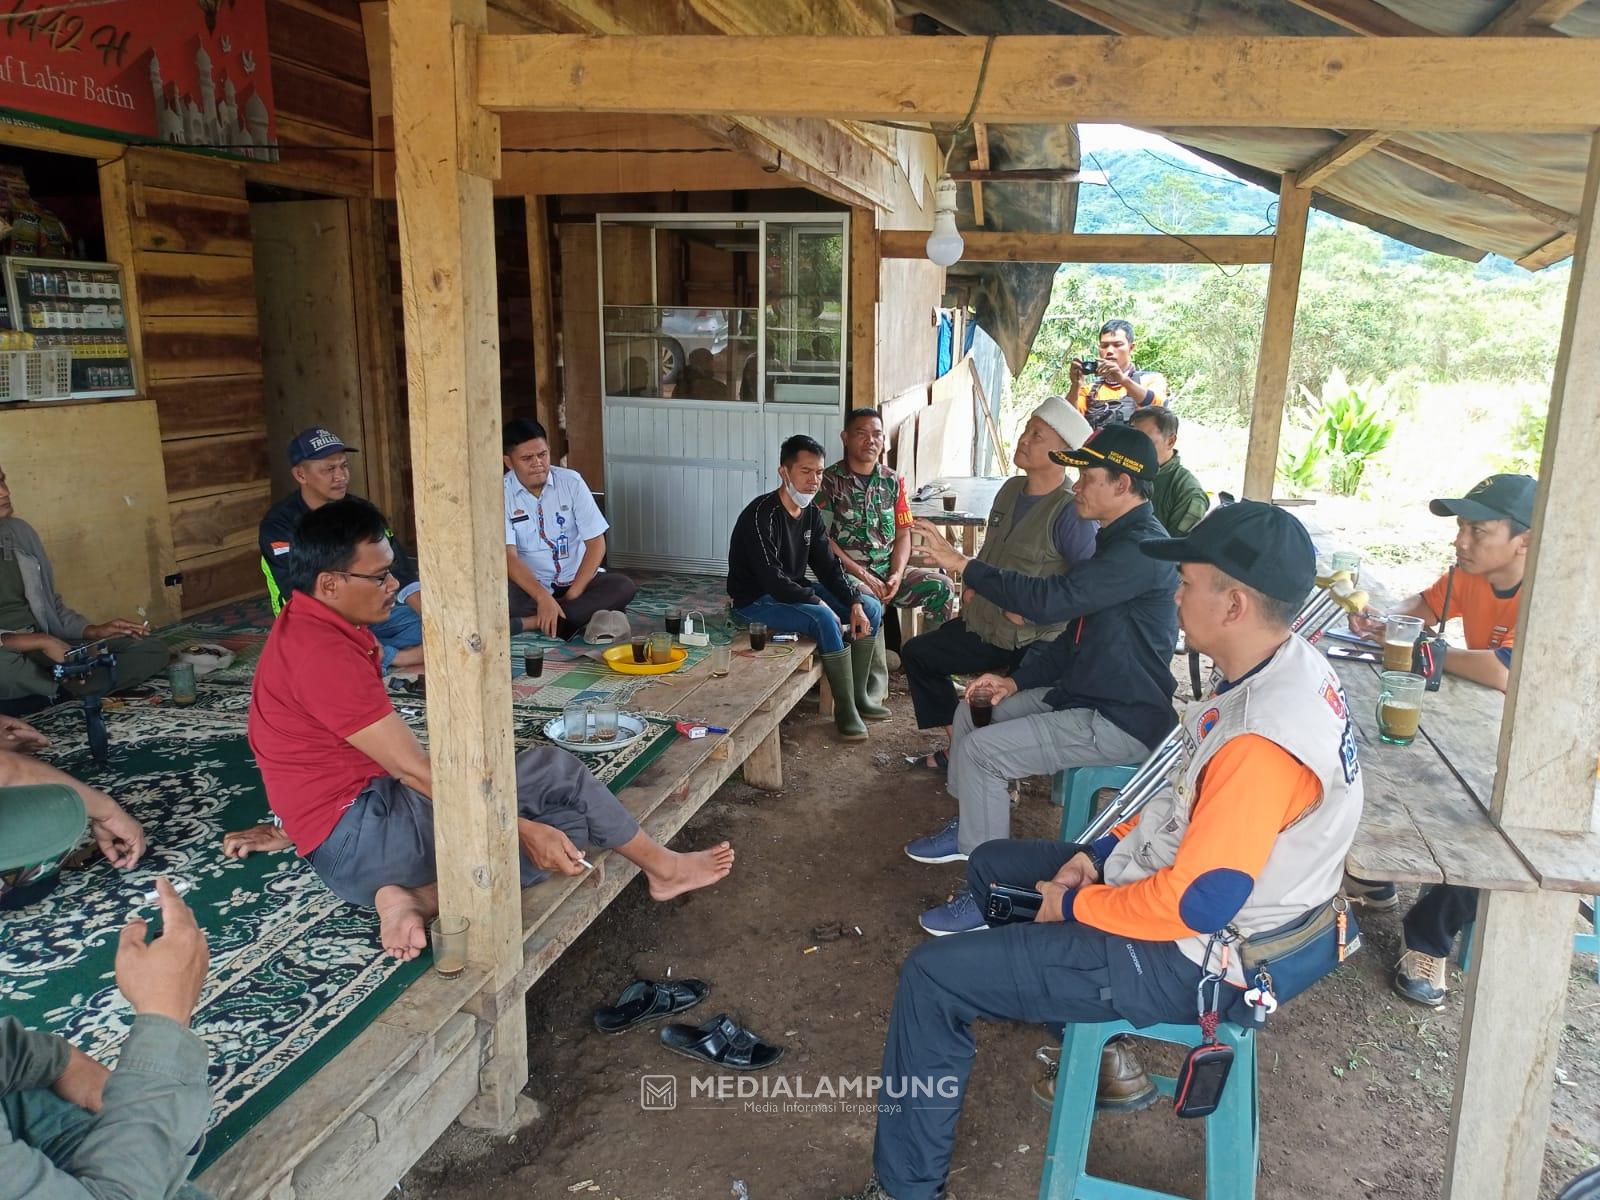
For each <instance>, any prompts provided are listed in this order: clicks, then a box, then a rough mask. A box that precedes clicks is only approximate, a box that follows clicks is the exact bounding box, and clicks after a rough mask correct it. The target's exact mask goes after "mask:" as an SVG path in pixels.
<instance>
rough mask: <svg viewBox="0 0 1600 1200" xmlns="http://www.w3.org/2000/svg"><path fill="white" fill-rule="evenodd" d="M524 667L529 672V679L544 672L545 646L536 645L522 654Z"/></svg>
mask: <svg viewBox="0 0 1600 1200" xmlns="http://www.w3.org/2000/svg"><path fill="white" fill-rule="evenodd" d="M522 669H523V670H524V671H525V672H527V675H528V678H529V679H537V678H539V676H541V675H543V674H544V647H543V646H535V647H534V648H533V649H532V650H529V651H528V652H527V653H526V654H524V655H523V656H522Z"/></svg>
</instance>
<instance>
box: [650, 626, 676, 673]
mask: <svg viewBox="0 0 1600 1200" xmlns="http://www.w3.org/2000/svg"><path fill="white" fill-rule="evenodd" d="M646 652H647V653H648V655H649V658H650V661H651V663H653V664H654V665H655V666H658V667H659V666H664V665H665V664H667V663H669V662H671V661H672V635H671V634H670V633H652V634H651V635H650V639H649V642H648V645H647V651H646Z"/></svg>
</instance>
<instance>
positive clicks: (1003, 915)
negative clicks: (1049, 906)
mask: <svg viewBox="0 0 1600 1200" xmlns="http://www.w3.org/2000/svg"><path fill="white" fill-rule="evenodd" d="M1043 903H1044V897H1043V896H1041V895H1040V894H1039V893H1038V892H1036V891H1034V890H1033V889H1032V888H1019V887H1011V886H1009V885H1007V884H1004V883H997V884H994V885H993V886H991V887H990V888H989V904H988V907H987V908H986V909H985V910H984V916H985V917H986V918H987V919H988V920H989V921H991V922H993V923H994V924H996V925H1010V924H1014V923H1015V922H1018V921H1031V920H1033V919H1034V918H1035V917H1037V916H1038V915H1039V908H1040V906H1041V905H1042V904H1043Z"/></svg>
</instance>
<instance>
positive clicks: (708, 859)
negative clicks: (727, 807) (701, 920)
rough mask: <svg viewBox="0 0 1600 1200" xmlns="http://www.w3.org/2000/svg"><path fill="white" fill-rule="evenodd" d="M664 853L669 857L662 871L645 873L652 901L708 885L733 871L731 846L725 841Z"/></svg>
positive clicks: (665, 898)
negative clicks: (688, 850)
mask: <svg viewBox="0 0 1600 1200" xmlns="http://www.w3.org/2000/svg"><path fill="white" fill-rule="evenodd" d="M667 853H668V854H670V855H671V858H670V859H668V861H667V865H666V869H665V870H663V871H661V872H646V877H647V878H648V879H649V881H650V898H651V899H652V900H671V899H672V898H673V897H674V896H681V895H683V893H685V892H692V891H694V890H695V889H696V888H703V887H710V886H711V885H712V884H714V883H720V882H721V880H722V878H723V876H725V875H727V873H728V872H729V871H731V870H733V847H732V846H731V845H729V844H728V843H727V842H718V843H717V844H716V845H715V846H713V847H711V849H709V850H696V851H694V852H693V853H692V854H679V853H678V852H677V851H675V850H669V851H667Z"/></svg>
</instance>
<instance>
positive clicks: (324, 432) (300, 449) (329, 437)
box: [289, 425, 361, 467]
mask: <svg viewBox="0 0 1600 1200" xmlns="http://www.w3.org/2000/svg"><path fill="white" fill-rule="evenodd" d="M360 453H361V451H359V450H357V449H356V448H355V447H354V446H346V445H345V444H344V442H342V441H340V439H339V435H338V434H337V433H334V432H333V430H331V429H324V428H323V427H322V426H321V425H313V426H312V427H311V428H310V429H302V430H301V431H300V432H299V433H297V434H295V435H294V439H293V440H292V441H291V442H290V443H289V465H290V466H291V467H298V466H299V465H300V464H301V463H303V462H305V461H306V460H307V459H308V458H327V457H328V455H330V454H360Z"/></svg>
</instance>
